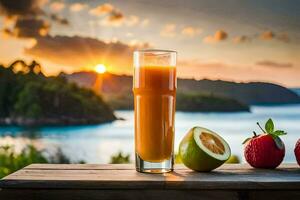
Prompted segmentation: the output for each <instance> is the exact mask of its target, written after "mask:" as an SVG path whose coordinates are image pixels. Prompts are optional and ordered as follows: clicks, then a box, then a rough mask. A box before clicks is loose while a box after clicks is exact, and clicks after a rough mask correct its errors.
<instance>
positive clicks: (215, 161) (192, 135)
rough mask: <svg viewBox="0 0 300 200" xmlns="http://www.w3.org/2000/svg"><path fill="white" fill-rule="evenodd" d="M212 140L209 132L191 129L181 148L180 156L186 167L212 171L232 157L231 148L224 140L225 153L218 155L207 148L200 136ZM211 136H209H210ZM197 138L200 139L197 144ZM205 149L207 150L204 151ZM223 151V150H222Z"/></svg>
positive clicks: (198, 128)
mask: <svg viewBox="0 0 300 200" xmlns="http://www.w3.org/2000/svg"><path fill="white" fill-rule="evenodd" d="M203 132H206V133H207V134H204V135H203V136H206V137H208V138H209V139H210V138H212V137H211V135H212V134H210V133H209V132H211V131H209V130H207V129H204V128H200V127H195V128H193V129H191V130H190V131H189V132H188V133H187V134H186V135H185V137H184V138H183V139H182V141H181V143H180V146H179V155H180V157H181V160H182V162H183V164H184V165H185V166H187V167H188V168H190V169H192V170H195V171H205V172H207V171H211V170H213V169H215V168H217V167H219V166H220V165H222V164H223V163H224V162H225V161H226V160H227V159H228V158H229V157H230V148H229V146H228V144H227V143H226V142H225V140H223V142H221V140H220V139H218V140H219V141H220V142H221V143H222V145H223V143H224V145H223V146H224V153H223V154H216V153H214V152H212V151H210V150H209V148H207V147H205V145H204V144H203V143H202V141H201V140H200V135H202V133H203ZM208 135H209V136H208ZM196 138H198V139H197V140H198V141H197V142H196ZM225 145H226V146H225ZM204 148H205V150H204ZM221 149H222V148H221Z"/></svg>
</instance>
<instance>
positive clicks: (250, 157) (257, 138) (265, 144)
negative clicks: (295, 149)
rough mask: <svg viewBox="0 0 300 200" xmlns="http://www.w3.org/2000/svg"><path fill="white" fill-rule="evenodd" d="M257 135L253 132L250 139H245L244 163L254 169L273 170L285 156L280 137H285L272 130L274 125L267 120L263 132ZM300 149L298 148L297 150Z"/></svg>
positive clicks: (282, 133) (278, 131)
mask: <svg viewBox="0 0 300 200" xmlns="http://www.w3.org/2000/svg"><path fill="white" fill-rule="evenodd" d="M257 125H258V126H259V128H260V129H261V130H262V131H263V133H262V134H260V135H257V134H256V133H255V132H254V131H253V133H254V136H253V137H252V138H247V139H246V140H245V141H244V142H243V144H245V145H246V146H245V149H244V156H245V159H246V161H247V162H248V163H249V164H250V165H251V166H252V167H254V168H271V169H274V168H276V167H277V166H278V165H280V163H281V162H282V160H283V158H284V155H285V147H284V143H283V142H282V140H281V139H280V138H279V136H281V135H286V133H285V132H284V131H281V130H276V131H275V130H274V123H273V121H272V119H269V120H268V121H267V122H266V124H265V130H264V129H263V128H262V127H261V126H260V125H259V123H258V122H257ZM299 149H300V148H299Z"/></svg>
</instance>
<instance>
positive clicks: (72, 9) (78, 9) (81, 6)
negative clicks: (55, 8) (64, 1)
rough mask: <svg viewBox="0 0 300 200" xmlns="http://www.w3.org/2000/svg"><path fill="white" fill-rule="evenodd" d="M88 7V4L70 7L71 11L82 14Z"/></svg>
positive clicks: (77, 4)
mask: <svg viewBox="0 0 300 200" xmlns="http://www.w3.org/2000/svg"><path fill="white" fill-rule="evenodd" d="M87 7H88V5H87V4H84V3H73V4H71V5H70V8H69V9H70V11H72V12H80V11H82V10H83V9H85V8H87Z"/></svg>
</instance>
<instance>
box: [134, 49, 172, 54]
mask: <svg viewBox="0 0 300 200" xmlns="http://www.w3.org/2000/svg"><path fill="white" fill-rule="evenodd" d="M134 53H158V54H164V53H175V54H177V51H173V50H165V49H140V50H135V51H134Z"/></svg>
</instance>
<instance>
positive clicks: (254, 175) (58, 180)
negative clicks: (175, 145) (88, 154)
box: [0, 164, 300, 200]
mask: <svg viewBox="0 0 300 200" xmlns="http://www.w3.org/2000/svg"><path fill="white" fill-rule="evenodd" d="M0 199H1V200H10V199H12V200H15V199H18V200H27V199H28V200H35V199H41V200H43V199H54V200H58V199H64V200H68V199H75V200H77V199H78V200H79V199H80V200H83V199H87V200H93V199H101V200H106V199H113V200H118V199H124V200H125V199H141V200H143V199H145V200H152V199H155V200H163V199H168V200H176V199H179V200H182V199H183V200H193V199H197V200H201V199H258V200H259V199H264V200H265V199H272V200H276V199H284V200H292V199H295V200H296V199H297V200H300V167H299V166H298V165H296V164H283V165H281V166H280V167H279V168H278V169H276V170H262V169H261V170H257V169H253V168H251V167H249V166H248V165H240V164H230V165H223V166H222V167H221V168H218V169H217V170H215V171H213V172H211V173H197V172H193V171H191V170H189V169H187V168H185V167H184V166H182V165H177V166H176V168H175V171H174V172H172V173H167V174H142V173H138V172H136V171H135V169H134V166H133V165H93V164H83V165H79V164H68V165H56V164H55V165H50V164H33V165H30V166H28V167H25V168H24V169H22V170H19V171H17V172H15V173H13V174H11V175H9V176H7V177H5V178H4V179H2V180H0Z"/></svg>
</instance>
